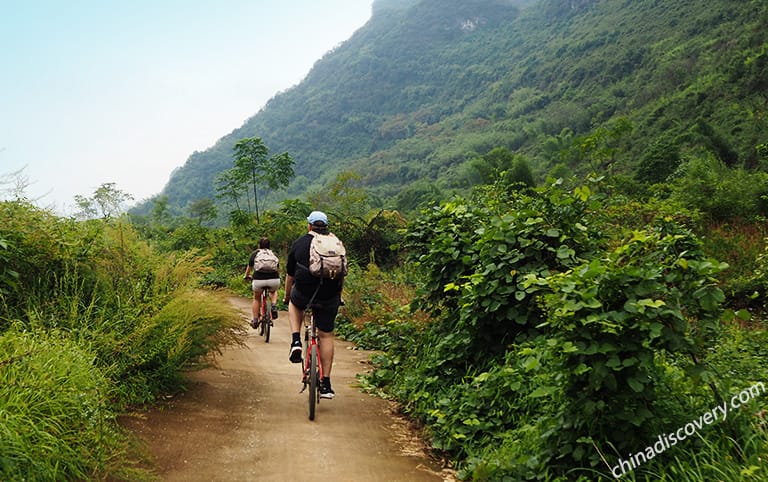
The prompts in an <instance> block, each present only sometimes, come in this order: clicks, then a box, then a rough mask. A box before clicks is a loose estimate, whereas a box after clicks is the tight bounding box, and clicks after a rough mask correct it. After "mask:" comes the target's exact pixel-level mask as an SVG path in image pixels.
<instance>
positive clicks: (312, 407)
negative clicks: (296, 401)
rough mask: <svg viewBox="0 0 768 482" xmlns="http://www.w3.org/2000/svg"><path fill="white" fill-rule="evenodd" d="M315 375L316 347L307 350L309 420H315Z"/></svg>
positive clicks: (316, 386)
mask: <svg viewBox="0 0 768 482" xmlns="http://www.w3.org/2000/svg"><path fill="white" fill-rule="evenodd" d="M317 378H318V375H317V345H312V348H310V349H309V419H310V420H314V419H315V404H316V403H317V392H318V390H319V386H318V381H319V380H318V379H317Z"/></svg>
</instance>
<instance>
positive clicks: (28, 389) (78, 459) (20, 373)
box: [0, 330, 149, 480]
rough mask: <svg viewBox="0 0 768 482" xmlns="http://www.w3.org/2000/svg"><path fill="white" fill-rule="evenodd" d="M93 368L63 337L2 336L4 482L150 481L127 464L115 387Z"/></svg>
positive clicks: (0, 471) (0, 456) (89, 357)
mask: <svg viewBox="0 0 768 482" xmlns="http://www.w3.org/2000/svg"><path fill="white" fill-rule="evenodd" d="M94 362H95V356H94V354H93V353H91V352H89V351H88V350H87V348H85V347H84V346H82V345H81V344H78V343H75V342H74V341H73V340H71V339H69V338H68V337H67V336H66V335H64V334H62V333H55V332H52V333H46V332H42V331H38V332H23V331H17V330H9V331H6V332H4V333H2V334H0V413H1V414H2V423H0V479H3V480H97V479H99V480H100V479H105V478H106V477H107V476H110V477H112V478H113V480H148V479H149V476H148V474H147V473H144V472H142V471H140V470H135V469H132V468H131V467H130V465H128V464H126V461H125V456H126V454H127V453H128V440H127V437H126V436H125V435H124V434H122V433H121V432H120V431H119V429H118V428H117V425H116V423H115V413H114V411H113V409H112V406H111V404H110V402H109V399H110V397H111V396H112V390H113V385H112V384H111V383H110V382H109V380H108V379H107V378H106V377H105V376H104V375H103V372H102V371H101V370H98V369H95V367H94Z"/></svg>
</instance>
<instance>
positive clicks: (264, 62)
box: [0, 0, 373, 214]
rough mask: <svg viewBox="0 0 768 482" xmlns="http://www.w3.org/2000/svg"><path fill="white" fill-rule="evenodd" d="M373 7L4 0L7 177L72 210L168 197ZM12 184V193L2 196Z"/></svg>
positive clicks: (345, 2)
mask: <svg viewBox="0 0 768 482" xmlns="http://www.w3.org/2000/svg"><path fill="white" fill-rule="evenodd" d="M372 3H373V0H284V1H281V0H131V1H111V0H69V1H65V0H0V69H1V70H0V179H2V178H3V177H7V174H9V173H11V172H14V171H17V170H20V169H22V168H23V169H24V171H23V175H24V176H25V177H26V178H28V179H29V181H30V182H31V185H30V186H29V187H28V189H27V197H29V198H32V199H33V200H34V202H35V203H36V204H37V205H39V206H43V207H51V208H54V209H55V210H56V211H57V212H58V213H60V214H62V213H63V214H70V213H72V212H73V211H74V209H73V204H74V196H75V195H76V194H82V195H86V196H90V195H92V194H93V191H94V190H95V189H96V188H97V187H98V186H100V185H101V184H103V183H107V182H114V183H116V185H117V186H116V187H117V188H118V189H120V190H122V191H125V192H127V193H129V194H131V195H133V196H134V198H135V201H140V200H142V199H145V198H148V197H150V196H152V195H154V194H157V193H159V192H160V191H161V190H162V188H163V186H165V184H166V182H167V181H168V177H169V175H170V173H171V171H172V170H173V169H174V168H176V167H179V166H181V165H183V164H184V162H185V161H186V159H187V157H189V155H190V154H192V153H193V152H194V151H196V150H198V151H202V150H205V149H207V148H208V147H210V146H212V145H213V144H214V143H215V142H216V141H217V140H218V139H220V138H221V137H223V136H225V135H227V134H229V133H230V132H231V131H232V130H234V129H236V128H238V127H240V126H241V125H242V124H243V122H245V121H246V120H247V119H248V118H249V117H251V116H252V115H253V114H255V113H257V112H258V111H259V110H260V109H261V108H262V107H263V106H264V104H265V103H266V102H267V101H268V100H269V99H270V98H271V97H273V96H274V95H275V94H277V93H279V92H280V91H283V90H286V89H288V88H289V87H291V86H293V85H296V84H297V83H299V82H300V81H301V80H302V79H303V78H304V77H305V76H306V74H307V73H308V72H309V70H310V69H311V67H312V65H313V64H314V62H315V61H317V60H319V59H320V58H321V57H322V56H323V54H325V53H326V52H327V51H329V50H331V49H332V48H333V47H335V46H336V45H338V44H339V43H341V42H343V41H344V40H346V39H348V38H349V37H350V36H351V35H352V33H353V32H354V31H355V30H357V29H358V28H360V27H362V26H363V25H364V24H365V22H367V21H368V19H369V18H370V13H371V4H372ZM4 187H5V188H7V187H8V186H7V185H6V186H0V189H2V188H4Z"/></svg>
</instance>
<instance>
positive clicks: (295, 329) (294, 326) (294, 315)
mask: <svg viewBox="0 0 768 482" xmlns="http://www.w3.org/2000/svg"><path fill="white" fill-rule="evenodd" d="M302 318H304V310H300V309H299V308H297V307H296V305H294V304H293V302H291V303H288V321H289V322H290V324H291V333H300V332H301V320H302Z"/></svg>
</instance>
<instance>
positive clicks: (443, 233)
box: [363, 181, 768, 480]
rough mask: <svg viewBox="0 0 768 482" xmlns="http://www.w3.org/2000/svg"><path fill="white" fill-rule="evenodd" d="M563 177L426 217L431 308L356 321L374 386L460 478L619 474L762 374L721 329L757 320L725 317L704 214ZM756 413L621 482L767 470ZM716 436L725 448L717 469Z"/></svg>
mask: <svg viewBox="0 0 768 482" xmlns="http://www.w3.org/2000/svg"><path fill="white" fill-rule="evenodd" d="M563 184H564V183H563ZM563 184H559V183H555V184H552V185H550V186H546V187H542V188H537V189H533V190H529V191H526V192H514V191H513V192H509V191H502V190H500V189H499V186H500V185H499V184H498V183H497V184H495V185H493V186H488V187H487V188H484V189H483V190H480V191H479V192H478V194H477V196H476V197H475V198H474V199H472V200H471V201H467V200H459V199H455V200H453V201H452V202H449V203H444V204H443V205H442V206H441V207H440V208H436V209H432V210H428V211H425V212H423V213H422V215H421V216H420V217H419V218H418V219H416V220H414V221H413V222H412V223H411V225H410V226H409V229H408V233H407V235H406V241H407V246H408V248H409V253H410V261H412V263H411V264H410V266H412V267H414V268H415V269H416V271H415V273H414V276H415V277H417V278H418V279H419V280H421V282H420V283H419V285H420V286H421V291H420V292H419V296H420V297H421V299H417V300H415V301H414V303H413V304H412V307H416V306H420V307H423V308H424V309H426V310H427V311H428V312H429V313H430V314H431V315H432V317H433V318H434V320H433V321H432V322H430V323H429V324H426V325H421V326H420V327H419V329H413V328H409V327H408V324H406V323H403V322H399V323H398V322H397V321H395V320H394V319H393V320H392V321H391V322H389V323H379V324H376V325H375V327H376V330H369V329H368V328H367V327H366V329H364V330H363V331H364V333H365V332H367V333H369V335H370V336H371V337H372V338H373V339H375V340H379V339H387V340H388V343H382V346H385V347H386V353H384V354H382V355H378V356H376V357H375V359H374V361H375V363H376V366H377V369H376V370H375V371H374V372H373V373H371V374H370V375H368V376H367V377H366V379H365V382H366V386H369V387H373V388H372V389H376V390H383V391H385V392H386V393H387V394H388V395H389V396H393V397H395V398H396V399H397V400H399V401H400V402H401V403H402V404H403V407H404V409H405V410H406V411H407V412H408V413H410V414H411V415H413V416H415V417H416V418H418V419H419V420H420V421H422V422H423V423H424V424H425V426H426V429H427V432H428V434H429V435H430V440H431V443H432V445H433V447H435V448H436V449H439V450H444V451H446V452H447V453H448V454H450V455H451V456H452V457H453V458H454V459H455V460H456V461H457V462H458V465H459V467H460V469H461V471H460V475H461V476H462V477H466V478H471V479H472V480H502V479H504V478H509V479H510V480H576V479H577V478H578V479H579V480H601V479H606V480H607V479H610V478H612V475H611V465H610V464H611V463H613V462H615V461H617V460H618V458H619V457H626V456H628V455H629V454H631V453H635V452H636V451H638V450H643V449H644V448H645V447H646V446H647V445H648V444H649V441H653V440H655V437H656V436H657V435H658V434H660V433H668V432H669V431H670V430H674V429H676V428H677V427H679V426H682V425H684V424H685V423H687V422H689V421H690V419H691V418H692V417H695V416H696V414H698V413H702V412H704V411H706V410H708V409H710V408H711V407H712V406H714V405H715V404H719V403H720V401H721V400H723V399H724V398H725V397H727V396H728V394H733V393H737V392H738V391H739V390H742V389H744V388H745V387H748V386H751V385H752V384H753V383H754V380H761V379H762V378H763V375H765V374H764V373H763V372H764V371H765V370H764V369H763V368H762V366H763V365H764V364H765V360H766V356H768V354H766V353H763V352H764V350H762V348H761V347H762V345H761V342H760V341H759V340H755V341H754V343H743V340H744V335H743V333H742V332H740V331H733V330H728V329H724V328H723V326H722V324H721V319H734V320H739V319H740V320H744V319H745V318H748V317H749V314H748V313H747V312H746V311H745V310H741V311H738V312H735V313H734V312H730V311H728V312H724V311H723V305H724V303H725V301H726V297H725V294H724V292H723V291H722V290H721V288H720V286H719V281H718V279H717V278H718V277H719V276H721V274H722V273H723V272H724V271H723V270H724V269H725V268H727V265H725V264H724V263H718V262H715V261H713V260H711V259H710V258H709V256H708V255H707V254H706V253H705V249H704V248H705V244H704V243H702V242H701V241H700V240H699V239H698V238H697V237H696V236H695V234H694V233H693V232H692V231H691V230H689V229H686V228H685V227H683V225H682V224H681V223H685V222H691V220H692V219H696V218H695V217H691V216H686V212H685V211H684V210H683V211H681V212H679V213H678V212H676V208H675V207H674V206H675V205H668V206H666V208H664V209H655V208H661V207H662V205H660V204H653V203H651V204H644V205H639V204H638V205H634V204H632V203H629V204H627V203H626V200H625V199H623V198H621V197H620V196H617V197H605V196H603V195H601V194H600V191H601V188H610V186H609V184H610V183H605V182H603V181H600V182H593V183H592V184H589V186H590V187H587V186H578V185H577V186H576V187H574V188H572V189H571V190H565V189H563ZM656 202H657V201H654V203H656ZM665 211H667V212H669V213H670V215H667V216H659V214H660V213H664V212H665ZM382 302H383V303H386V300H381V299H378V298H377V299H376V301H375V303H382ZM725 315H728V316H725ZM401 328H403V329H406V330H410V331H411V332H412V335H411V337H410V339H408V340H403V339H402V337H401V335H399V334H398V333H400V329H401ZM382 330H386V331H387V332H388V333H391V337H390V338H387V335H386V334H385V333H382ZM740 340H741V341H740ZM716 347H717V348H719V349H718V350H715V348H716ZM721 350H722V353H721ZM737 360H738V361H737ZM729 363H730V365H729ZM734 370H738V375H737V374H736V372H735V371H734ZM752 413H754V412H742V413H740V414H734V417H733V418H732V419H731V420H728V421H727V422H723V423H720V424H717V425H716V426H712V427H710V428H709V429H708V430H707V431H706V432H703V433H701V434H700V436H701V438H700V439H699V440H698V441H697V440H690V441H686V443H685V444H680V445H679V446H677V447H675V448H674V449H672V450H670V451H668V452H667V453H665V454H664V455H663V456H659V457H658V458H657V459H654V460H653V461H652V462H649V463H648V464H647V465H646V466H644V467H642V469H638V470H637V471H636V473H633V474H632V475H628V476H627V477H626V478H627V479H628V480H655V478H656V477H657V476H658V475H659V474H662V476H666V477H670V474H674V473H680V471H683V470H684V469H685V467H686V465H685V463H684V462H681V460H694V461H696V463H698V464H701V465H700V466H699V467H698V468H697V469H695V470H697V473H699V474H706V475H710V476H715V474H717V473H718V471H721V473H731V474H733V473H742V474H746V472H741V471H742V469H741V467H740V466H739V464H740V463H741V461H743V460H746V459H748V460H750V463H751V464H753V465H752V466H751V468H750V469H749V473H750V474H752V473H754V474H760V473H763V472H764V470H765V464H764V463H763V462H761V461H760V459H759V457H758V456H757V454H759V453H761V451H762V450H764V448H765V447H766V445H765V442H766V439H765V437H761V436H760V434H761V433H762V432H761V431H760V430H761V429H760V419H759V418H755V417H753V416H752ZM737 417H738V418H737ZM715 448H717V449H720V450H722V451H723V452H722V453H724V454H727V455H728V457H729V459H728V460H727V461H726V463H725V464H723V465H722V466H720V467H715V466H714V465H713V464H712V463H711V461H712V460H713V450H715ZM745 448H746V449H747V450H750V452H749V453H740V450H741V449H745ZM681 457H682V458H681ZM670 466H671V467H674V468H673V469H667V467H670ZM746 476H747V475H745V477H746ZM633 478H634V479H633ZM705 478H706V477H705ZM671 479H674V477H672V478H671ZM671 479H670V480H671Z"/></svg>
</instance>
